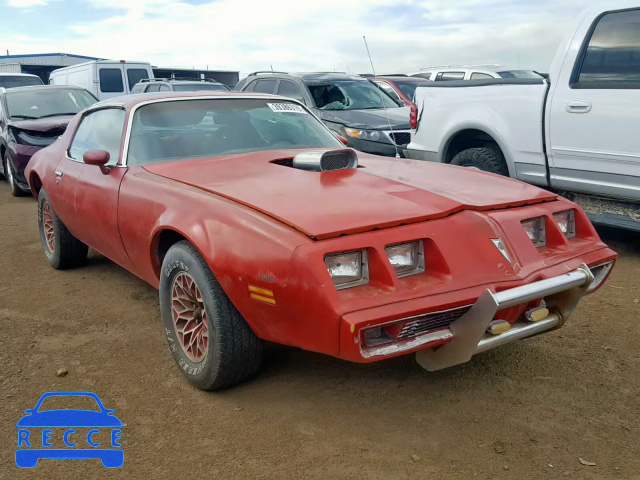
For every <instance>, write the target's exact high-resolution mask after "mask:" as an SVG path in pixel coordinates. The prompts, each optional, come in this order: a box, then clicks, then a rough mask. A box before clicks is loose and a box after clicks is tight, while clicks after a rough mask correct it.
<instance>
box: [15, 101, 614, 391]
mask: <svg viewBox="0 0 640 480" xmlns="http://www.w3.org/2000/svg"><path fill="white" fill-rule="evenodd" d="M26 175H27V178H28V180H29V184H30V187H31V190H32V192H33V195H35V196H36V197H37V199H38V220H39V225H40V237H41V240H42V246H43V248H44V252H45V255H46V258H47V260H48V261H49V263H50V264H51V265H52V266H53V267H54V268H58V269H63V268H69V267H72V266H75V265H78V264H80V263H81V262H83V261H84V260H85V258H86V256H87V247H88V246H89V247H91V248H93V249H95V250H97V251H98V252H100V253H102V254H103V255H105V256H107V257H109V258H110V259H112V260H113V261H115V262H117V263H118V264H120V265H121V266H122V267H124V268H125V269H127V270H129V271H131V272H133V273H135V274H136V275H138V276H139V277H140V278H142V279H144V280H145V281H147V282H148V283H150V284H151V285H153V286H155V287H156V288H159V296H160V306H161V312H162V320H163V322H164V328H165V332H166V335H167V340H168V344H169V347H170V349H171V352H172V354H173V356H174V358H175V360H176V362H177V364H178V365H179V367H180V369H181V371H182V373H183V374H184V375H185V376H186V377H187V379H188V380H189V381H190V382H191V383H193V384H194V385H196V386H197V387H199V388H202V389H208V390H214V389H219V388H223V387H227V386H230V385H233V384H235V383H238V382H240V381H242V380H245V379H247V378H249V377H250V376H252V375H253V374H255V373H256V372H257V370H258V368H259V366H260V361H261V343H262V341H263V340H266V341H271V342H276V343H281V344H287V345H294V346H297V347H301V348H304V349H307V350H312V351H315V352H321V353H324V354H327V355H334V356H336V357H340V358H343V359H346V360H351V361H354V362H372V361H376V360H383V359H386V358H390V357H394V356H397V355H404V354H408V353H416V354H417V359H418V361H419V362H420V364H421V365H423V366H424V367H425V368H427V369H429V370H437V369H440V368H444V367H448V366H452V365H456V364H459V363H462V362H466V361H468V360H469V359H470V358H471V356H472V355H473V354H474V353H477V352H480V351H483V350H487V349H490V348H493V347H496V346H498V345H502V344H505V343H509V342H512V341H514V340H517V339H521V338H524V337H529V336H532V335H536V334H538V333H541V332H545V331H548V330H553V329H556V328H558V327H560V326H562V325H563V324H564V323H565V321H566V320H567V318H568V316H569V314H570V313H571V312H572V310H573V309H574V307H575V305H576V304H577V302H578V301H579V300H580V298H581V297H582V296H583V295H584V294H586V293H589V292H592V291H594V290H595V289H597V288H598V287H599V286H600V285H602V283H603V282H604V280H605V279H606V277H607V275H608V274H609V272H610V270H611V267H612V266H613V262H614V261H615V259H616V254H615V252H613V251H611V250H610V249H609V248H607V246H606V245H604V244H603V243H602V242H601V241H600V239H599V238H598V235H597V233H596V232H595V230H594V229H593V227H592V225H591V223H590V222H589V220H588V219H587V217H586V216H585V214H584V213H583V212H582V210H580V208H579V207H578V206H576V205H575V204H574V203H571V202H570V201H568V200H566V199H564V198H561V197H558V196H557V195H555V194H553V193H550V192H547V191H545V190H541V189H539V188H536V187H533V186H530V185H526V184H524V183H521V182H518V181H515V180H511V179H508V178H504V177H500V176H497V175H493V174H489V173H485V172H480V171H475V170H471V169H466V168H462V167H455V166H449V165H441V164H436V163H426V162H419V161H411V160H399V159H391V158H384V157H375V156H372V155H366V154H362V153H357V152H356V151H354V150H352V149H346V148H344V146H343V145H342V143H341V142H340V141H339V140H338V139H337V138H336V137H335V136H334V135H333V134H332V133H331V131H330V130H328V129H327V127H325V126H324V125H323V124H322V122H320V121H319V120H318V119H317V118H316V117H315V116H313V115H312V114H310V112H309V110H307V109H306V107H304V106H303V105H302V104H300V103H298V102H296V101H295V100H290V99H285V98H282V97H276V96H270V95H263V94H248V93H237V92H229V93H219V94H218V93H216V94H211V95H209V94H203V93H168V94H155V95H151V96H142V97H141V96H135V97H128V98H126V97H123V98H121V99H111V100H108V101H106V102H101V103H98V104H95V105H94V106H92V107H90V108H89V109H87V110H85V111H83V112H81V113H80V114H79V115H77V116H76V117H75V118H74V120H73V121H72V122H71V123H70V125H69V127H68V129H67V131H66V132H65V134H64V135H63V136H62V137H61V139H60V140H59V141H57V142H55V143H54V144H53V145H51V146H50V147H48V148H46V149H44V150H42V151H40V152H38V153H37V154H36V155H35V156H34V157H33V159H32V160H31V162H30V163H29V165H28V167H27V171H26Z"/></svg>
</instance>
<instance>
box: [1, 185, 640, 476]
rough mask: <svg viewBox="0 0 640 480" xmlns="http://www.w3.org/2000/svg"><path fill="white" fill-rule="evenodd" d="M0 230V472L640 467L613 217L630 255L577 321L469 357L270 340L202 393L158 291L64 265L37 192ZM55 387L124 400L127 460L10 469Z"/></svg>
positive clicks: (4, 192) (636, 395)
mask: <svg viewBox="0 0 640 480" xmlns="http://www.w3.org/2000/svg"><path fill="white" fill-rule="evenodd" d="M0 228H1V229H2V230H1V233H0V252H2V255H0V275H1V281H0V322H1V325H2V335H1V336H0V478H3V479H4V478H6V479H9V478H11V479H14V478H16V479H19V478H110V477H114V478H115V477H117V478H146V479H150V478H154V479H155V478H174V479H175V478H195V477H196V476H198V477H200V476H201V477H205V476H206V477H209V478H278V479H287V478H307V479H315V478H318V479H320V478H322V479H334V478H335V479H340V478H353V479H363V478H366V479H395V478H423V479H426V478H430V479H469V478H479V479H485V478H496V479H502V478H505V479H506V478H509V479H534V478H544V479H547V478H548V479H554V478H576V479H596V478H597V479H600V478H613V479H640V435H639V432H640V428H639V427H640V421H639V419H640V400H639V399H640V389H639V385H640V321H639V320H640V316H639V314H640V303H639V299H640V281H639V277H640V236H639V235H634V234H629V233H625V232H620V231H614V230H602V231H601V233H602V236H603V238H604V239H605V241H607V242H608V243H610V244H611V245H612V247H613V248H614V249H615V250H617V251H618V252H619V253H620V261H619V262H618V265H617V267H616V269H615V271H614V273H613V275H612V278H611V279H610V281H609V283H608V285H606V286H605V287H604V288H603V289H601V290H600V292H598V293H597V294H595V295H592V296H590V297H587V298H586V299H585V300H584V301H583V302H582V303H581V305H580V306H579V308H578V310H577V311H576V313H575V314H574V316H573V317H572V319H571V320H570V322H569V323H568V325H567V326H566V327H565V328H563V329H561V330H559V331H556V332H553V333H550V334H548V335H542V336H539V337H536V338H533V339H529V340H525V341H522V342H519V343H517V344H511V345H508V346H506V347H502V348H500V349H498V350H494V351H491V352H487V353H485V354H482V355H479V356H477V357H475V358H474V359H473V360H472V361H471V362H470V363H468V364H466V365H462V366H460V367H456V368H452V369H448V370H444V371H442V372H438V373H428V372H426V371H423V370H422V369H421V368H420V367H419V366H418V365H417V364H416V363H415V362H414V359H413V357H412V356H408V357H404V358H400V359H394V360H390V361H385V362H380V363H377V364H373V365H356V364H350V363H347V362H343V361H340V360H336V359H333V358H329V357H325V356H322V355H318V354H312V353H308V352H303V351H299V350H296V349H290V348H282V347H278V346H269V347H268V349H267V355H266V359H265V364H264V369H263V372H262V374H260V375H259V376H258V377H257V378H256V379H254V380H253V381H250V382H248V383H245V384H243V385H240V386H238V387H236V388H232V389H230V390H227V391H224V392H221V393H205V392H201V391H198V390H196V389H195V388H192V387H191V386H189V384H188V383H187V382H186V381H185V380H184V379H183V378H182V376H181V374H180V372H179V371H178V370H177V369H176V367H175V366H174V362H173V360H172V358H171V356H170V354H169V351H168V349H167V346H166V345H165V336H164V335H163V334H162V330H161V326H160V323H159V310H158V305H157V303H158V302H157V293H156V291H155V290H154V289H153V288H152V287H150V286H148V285H147V284H145V283H143V282H142V281H141V280H139V279H138V278H136V277H134V276H133V275H131V274H129V273H127V272H126V271H124V270H122V269H121V268H119V267H117V266H116V265H114V264H113V263H111V262H110V261H108V260H106V259H105V258H103V257H101V256H99V255H96V254H92V255H91V257H90V261H89V263H88V265H87V266H86V267H83V268H81V269H78V270H72V271H65V272H58V271H55V270H53V269H51V268H50V267H49V266H48V264H47V263H46V261H45V259H44V255H43V253H42V250H41V246H40V241H39V237H38V233H37V219H36V203H35V201H34V200H33V199H31V198H13V197H12V196H10V194H9V189H8V187H7V184H6V183H4V182H1V183H0ZM62 367H64V368H66V369H67V370H68V372H69V373H68V375H66V376H65V377H57V376H56V371H57V370H58V369H59V368H62ZM51 390H87V391H93V392H96V393H97V394H98V395H99V396H100V398H101V399H102V401H103V402H104V403H105V406H106V407H107V408H114V409H115V410H116V415H117V416H118V417H119V418H120V419H121V420H122V421H123V422H124V423H125V427H124V428H123V432H122V436H123V448H124V452H125V463H124V466H123V467H122V468H121V469H118V470H107V469H105V468H103V467H102V466H101V465H100V462H99V461H98V460H41V461H40V463H39V464H38V465H37V467H36V468H34V469H33V470H24V469H18V468H17V467H16V466H15V464H14V450H15V448H16V446H17V428H16V427H15V423H16V421H17V420H18V419H19V418H20V417H21V415H22V412H23V410H24V409H25V408H32V407H33V406H34V405H35V403H36V401H37V400H38V398H39V397H40V395H41V394H42V393H44V392H47V391H51ZM579 459H583V460H585V461H587V462H593V463H595V464H596V465H595V466H593V465H591V466H589V465H584V464H582V463H581V462H580V460H579Z"/></svg>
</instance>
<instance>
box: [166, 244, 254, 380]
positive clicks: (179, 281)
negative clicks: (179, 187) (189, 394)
mask: <svg viewBox="0 0 640 480" xmlns="http://www.w3.org/2000/svg"><path fill="white" fill-rule="evenodd" d="M160 312H161V314H162V322H163V324H164V329H165V334H166V335H167V344H168V345H169V350H170V351H171V353H172V355H173V358H174V360H175V362H176V364H177V365H178V368H179V369H180V371H181V372H182V374H183V375H184V376H185V377H186V378H187V380H188V381H189V382H190V383H191V384H193V385H194V386H196V387H197V388H200V389H202V390H220V389H222V388H226V387H230V386H232V385H235V384H237V383H240V382H242V381H244V380H246V379H248V378H250V377H252V376H253V375H255V374H256V373H257V372H258V370H259V368H260V363H261V361H262V342H261V341H260V339H259V338H258V337H257V336H256V335H255V333H253V331H252V330H251V327H249V325H248V324H247V322H246V321H245V320H244V318H242V316H241V315H240V312H238V310H237V309H236V308H235V306H234V305H233V304H232V303H231V301H230V300H229V298H228V297H227V295H226V294H225V293H224V291H223V290H222V287H220V284H219V283H218V281H217V280H216V278H215V276H214V275H213V272H212V271H211V269H210V268H209V266H208V265H207V262H206V261H205V260H204V258H202V255H200V253H199V252H198V250H196V248H195V247H194V246H193V245H191V243H189V242H187V241H186V240H185V241H181V242H178V243H176V244H175V245H173V246H172V247H171V248H170V249H169V251H168V252H167V254H166V256H165V258H164V261H163V262H162V272H161V277H160Z"/></svg>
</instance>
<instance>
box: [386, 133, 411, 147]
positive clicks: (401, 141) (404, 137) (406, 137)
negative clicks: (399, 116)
mask: <svg viewBox="0 0 640 480" xmlns="http://www.w3.org/2000/svg"><path fill="white" fill-rule="evenodd" d="M389 136H390V137H391V140H393V141H394V142H395V144H396V145H406V144H407V143H410V142H411V133H410V132H391V133H389Z"/></svg>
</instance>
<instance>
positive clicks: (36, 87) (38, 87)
mask: <svg viewBox="0 0 640 480" xmlns="http://www.w3.org/2000/svg"><path fill="white" fill-rule="evenodd" d="M9 90H10V91H11V93H15V92H28V91H29V92H30V91H32V90H83V91H86V90H85V89H84V88H82V87H78V86H76V85H28V86H26V87H13V88H10V89H7V93H9Z"/></svg>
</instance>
